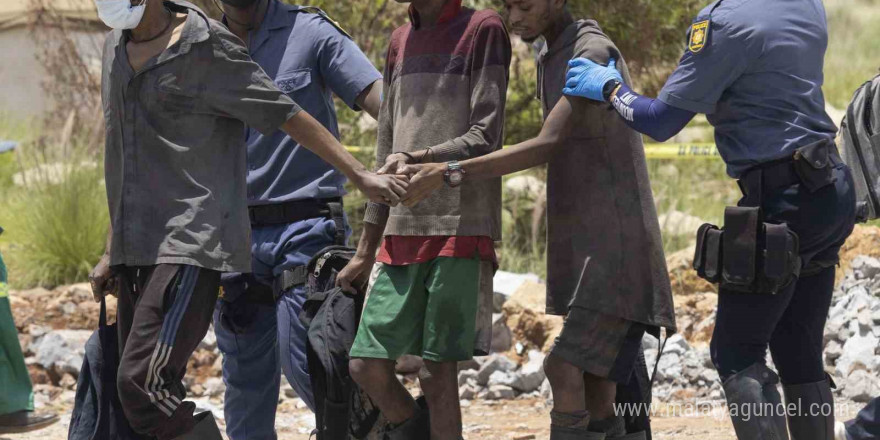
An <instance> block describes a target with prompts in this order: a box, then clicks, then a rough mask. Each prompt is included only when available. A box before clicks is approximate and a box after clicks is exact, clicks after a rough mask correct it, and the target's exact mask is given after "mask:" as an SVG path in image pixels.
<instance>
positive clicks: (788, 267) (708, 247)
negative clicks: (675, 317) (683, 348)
mask: <svg viewBox="0 0 880 440" xmlns="http://www.w3.org/2000/svg"><path fill="white" fill-rule="evenodd" d="M762 220H763V219H762V216H761V209H760V208H750V207H729V208H727V209H726V210H725V213H724V224H725V227H724V229H719V228H718V227H717V226H715V225H710V224H706V225H703V226H702V227H701V228H700V231H699V233H698V235H697V249H696V255H695V256H694V269H695V270H696V271H697V274H698V275H699V276H700V277H701V278H703V279H705V280H707V281H709V282H711V283H717V284H719V285H720V287H721V288H722V289H724V290H726V291H732V292H739V293H752V294H770V295H773V294H776V293H777V292H779V291H780V290H782V289H784V288H785V287H787V286H788V285H789V284H791V283H792V282H793V281H794V280H796V279H797V277H798V276H799V275H800V269H801V259H800V256H799V255H798V252H799V242H798V236H797V234H796V233H794V231H792V230H791V229H789V228H788V226H787V225H784V224H782V225H776V224H771V223H765V222H763V221H762Z"/></svg>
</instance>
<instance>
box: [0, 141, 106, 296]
mask: <svg viewBox="0 0 880 440" xmlns="http://www.w3.org/2000/svg"><path fill="white" fill-rule="evenodd" d="M17 154H18V155H19V157H22V156H28V154H26V152H23V151H19V152H17ZM37 157H40V158H37ZM22 162H23V163H27V164H28V166H26V167H25V168H27V170H26V171H25V175H26V176H27V178H26V179H24V181H23V182H21V184H20V185H17V186H14V187H11V188H9V190H7V191H4V192H3V199H2V200H0V225H2V226H3V227H4V228H5V229H6V232H5V233H4V235H3V237H2V238H3V239H4V241H6V243H7V245H6V246H4V255H5V256H6V257H7V262H8V264H9V271H10V273H11V274H12V276H11V279H10V281H11V284H12V285H14V286H18V287H32V286H46V287H52V286H56V285H60V284H68V283H73V282H80V281H85V280H86V279H87V275H88V273H89V271H90V270H91V268H92V267H93V265H94V264H95V263H96V262H97V261H98V259H99V258H100V256H101V254H102V253H103V250H104V242H105V238H106V234H107V227H108V224H109V219H108V210H107V197H106V193H105V190H104V185H103V183H102V179H103V171H102V169H101V167H100V166H98V165H97V164H96V163H95V162H93V161H92V162H89V161H87V160H83V155H82V154H70V155H68V156H67V157H65V158H61V159H59V160H57V161H56V160H50V159H48V158H47V157H46V156H43V155H34V158H33V160H27V161H22ZM20 175H21V174H20Z"/></svg>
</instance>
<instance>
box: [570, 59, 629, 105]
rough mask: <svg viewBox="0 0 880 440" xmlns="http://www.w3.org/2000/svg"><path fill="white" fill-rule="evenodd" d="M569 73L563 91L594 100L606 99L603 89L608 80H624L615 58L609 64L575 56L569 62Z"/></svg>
mask: <svg viewBox="0 0 880 440" xmlns="http://www.w3.org/2000/svg"><path fill="white" fill-rule="evenodd" d="M568 67H569V69H568V74H567V75H566V76H565V88H564V89H562V92H563V93H565V94H566V95H570V96H580V97H582V98H589V99H592V100H594V101H602V102H604V101H605V97H604V96H602V89H603V88H604V87H605V84H608V81H612V80H617V81H620V82H621V83H622V82H623V76H621V75H620V72H618V71H617V62H616V61H615V60H614V58H611V59H610V60H609V61H608V66H603V65H601V64H597V63H595V62H593V61H592V60H589V59H587V58H575V59H573V60H571V61H569V62H568Z"/></svg>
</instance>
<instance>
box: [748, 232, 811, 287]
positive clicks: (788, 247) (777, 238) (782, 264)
mask: <svg viewBox="0 0 880 440" xmlns="http://www.w3.org/2000/svg"><path fill="white" fill-rule="evenodd" d="M764 231H765V237H766V249H765V250H764V252H763V253H762V258H763V260H764V261H763V274H762V275H763V277H762V278H763V279H762V280H761V283H759V286H758V289H759V291H760V292H759V293H770V294H775V293H776V292H778V291H779V290H780V289H782V288H784V287H785V286H787V285H788V284H789V283H791V281H793V280H794V279H795V278H796V277H797V276H798V274H799V273H800V265H801V261H800V257H799V256H798V252H799V249H798V248H799V247H800V246H799V240H798V236H797V234H795V233H794V232H793V231H791V230H790V229H789V228H788V226H787V225H772V224H769V223H765V224H764Z"/></svg>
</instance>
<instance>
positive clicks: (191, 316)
mask: <svg viewBox="0 0 880 440" xmlns="http://www.w3.org/2000/svg"><path fill="white" fill-rule="evenodd" d="M116 269H117V270H116V273H117V275H118V276H119V278H120V279H119V281H120V289H119V303H118V304H119V305H118V310H117V314H116V320H117V323H118V324H117V326H118V330H119V350H120V361H119V372H118V374H117V381H116V382H117V388H118V391H119V400H120V402H121V403H122V408H123V410H124V411H125V416H126V418H128V421H129V424H131V427H132V429H134V430H135V431H136V432H137V433H139V434H143V435H149V436H153V437H156V438H157V439H158V440H167V439H172V438H175V437H178V436H180V435H182V434H185V433H187V432H189V431H190V430H191V429H192V428H193V426H195V420H194V419H193V411H194V410H195V404H193V403H192V402H185V401H184V399H185V398H186V389H185V388H184V387H183V384H182V383H181V381H182V380H183V376H184V374H185V373H186V364H187V361H188V360H189V358H190V356H191V355H192V353H193V352H194V351H195V349H196V348H197V347H198V345H199V343H200V342H201V341H202V339H203V338H204V337H205V334H206V333H207V332H208V327H209V326H210V324H211V317H212V315H213V312H214V304H215V303H216V301H217V294H218V293H219V288H220V273H219V272H215V271H211V270H207V269H202V268H199V267H196V266H187V265H175V264H160V265H158V266H148V267H121V268H116Z"/></svg>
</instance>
